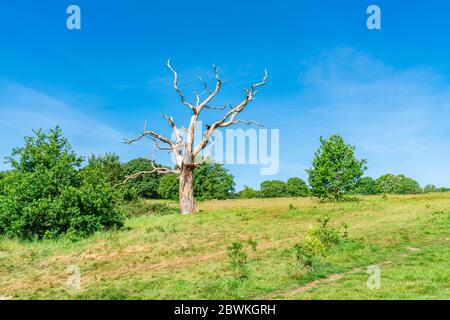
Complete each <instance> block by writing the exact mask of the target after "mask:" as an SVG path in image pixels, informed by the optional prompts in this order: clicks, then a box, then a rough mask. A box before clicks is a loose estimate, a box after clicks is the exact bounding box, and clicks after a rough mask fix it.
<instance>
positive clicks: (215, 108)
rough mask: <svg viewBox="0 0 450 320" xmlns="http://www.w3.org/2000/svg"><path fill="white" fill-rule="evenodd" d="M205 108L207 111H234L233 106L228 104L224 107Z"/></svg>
mask: <svg viewBox="0 0 450 320" xmlns="http://www.w3.org/2000/svg"><path fill="white" fill-rule="evenodd" d="M204 108H205V109H211V110H220V111H223V110H225V109H226V108H230V109H232V106H231V104H227V105H224V106H223V107H213V106H204Z"/></svg>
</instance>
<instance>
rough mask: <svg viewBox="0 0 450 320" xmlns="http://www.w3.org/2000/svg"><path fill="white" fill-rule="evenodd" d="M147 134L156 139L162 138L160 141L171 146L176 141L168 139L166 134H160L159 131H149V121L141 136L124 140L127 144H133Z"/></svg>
mask: <svg viewBox="0 0 450 320" xmlns="http://www.w3.org/2000/svg"><path fill="white" fill-rule="evenodd" d="M147 136H150V137H152V138H154V139H158V140H160V141H162V142H164V143H167V144H168V145H170V146H171V147H174V143H173V142H172V141H171V140H170V139H168V138H166V137H164V136H162V135H160V134H158V133H156V132H154V131H147V122H146V123H145V125H144V131H143V132H142V133H141V134H140V135H139V136H137V137H136V138H133V139H129V138H125V139H124V142H125V143H126V144H132V143H133V142H136V141H138V140H141V139H142V138H143V137H147Z"/></svg>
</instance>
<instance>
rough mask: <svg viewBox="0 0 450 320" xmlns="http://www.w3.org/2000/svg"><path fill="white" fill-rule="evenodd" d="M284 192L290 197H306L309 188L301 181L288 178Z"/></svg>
mask: <svg viewBox="0 0 450 320" xmlns="http://www.w3.org/2000/svg"><path fill="white" fill-rule="evenodd" d="M286 192H287V193H288V195H290V196H291V197H307V196H308V195H309V188H308V185H307V184H306V182H305V181H303V180H302V179H300V178H290V179H289V180H288V181H287V183H286Z"/></svg>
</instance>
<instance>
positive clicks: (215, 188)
mask: <svg viewBox="0 0 450 320" xmlns="http://www.w3.org/2000/svg"><path fill="white" fill-rule="evenodd" d="M233 179H234V177H233V176H232V175H231V174H229V173H228V170H226V169H225V168H224V167H223V166H222V165H221V164H218V163H207V162H206V163H204V164H202V165H201V166H198V167H197V168H195V169H194V195H195V198H196V199H197V200H209V199H227V198H229V197H230V196H231V194H232V192H233V191H234V180H233ZM158 193H159V195H160V196H161V197H162V198H164V199H173V200H176V199H178V194H179V179H178V176H177V175H174V174H169V175H165V176H163V177H162V178H161V181H160V184H159V188H158Z"/></svg>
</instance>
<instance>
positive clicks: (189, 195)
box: [180, 165, 195, 214]
mask: <svg viewBox="0 0 450 320" xmlns="http://www.w3.org/2000/svg"><path fill="white" fill-rule="evenodd" d="M193 171H194V166H192V165H183V166H182V168H181V172H180V213H181V214H190V213H194V212H195V200H194V180H193Z"/></svg>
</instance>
